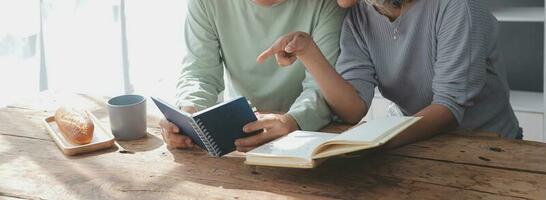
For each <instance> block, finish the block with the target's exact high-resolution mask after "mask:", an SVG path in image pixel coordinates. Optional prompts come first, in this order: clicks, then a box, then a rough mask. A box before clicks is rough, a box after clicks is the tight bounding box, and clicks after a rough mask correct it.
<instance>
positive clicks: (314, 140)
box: [247, 131, 338, 160]
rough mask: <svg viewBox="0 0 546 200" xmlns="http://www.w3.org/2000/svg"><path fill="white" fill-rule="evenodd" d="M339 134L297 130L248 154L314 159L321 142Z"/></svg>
mask: <svg viewBox="0 0 546 200" xmlns="http://www.w3.org/2000/svg"><path fill="white" fill-rule="evenodd" d="M336 136H338V134H332V133H321V132H308V131H295V132H292V133H290V134H288V135H287V136H285V137H283V138H280V139H278V140H275V141H273V142H269V143H267V144H264V145H262V146H260V147H258V148H256V149H254V150H252V151H250V152H248V153H247V155H256V156H271V157H287V158H303V159H307V160H311V159H312V154H313V151H314V150H315V148H316V147H318V146H319V145H320V144H322V143H324V142H326V141H328V140H330V139H332V138H334V137H336Z"/></svg>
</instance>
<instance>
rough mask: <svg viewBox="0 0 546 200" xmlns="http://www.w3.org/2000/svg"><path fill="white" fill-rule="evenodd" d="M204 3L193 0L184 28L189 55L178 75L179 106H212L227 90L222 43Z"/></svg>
mask: <svg viewBox="0 0 546 200" xmlns="http://www.w3.org/2000/svg"><path fill="white" fill-rule="evenodd" d="M212 21H213V20H212V19H210V18H209V17H208V15H207V11H206V6H205V5H204V1H201V0H189V1H188V14H187V18H186V23H185V27H184V40H185V42H186V55H185V57H184V60H183V61H182V70H181V71H180V74H179V76H178V84H177V87H176V88H177V97H178V101H177V106H195V107H196V108H197V109H198V110H202V109H204V108H207V107H210V106H212V105H214V104H215V103H216V101H217V100H218V94H219V93H220V92H221V91H223V90H224V80H223V73H224V71H223V70H224V69H223V67H222V60H221V56H220V43H219V40H218V36H217V34H216V33H217V32H216V30H215V28H214V26H213V23H212Z"/></svg>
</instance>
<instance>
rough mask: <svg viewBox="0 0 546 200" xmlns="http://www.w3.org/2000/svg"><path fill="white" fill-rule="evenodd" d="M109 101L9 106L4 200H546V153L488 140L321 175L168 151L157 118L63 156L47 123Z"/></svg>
mask: <svg viewBox="0 0 546 200" xmlns="http://www.w3.org/2000/svg"><path fill="white" fill-rule="evenodd" d="M104 100H105V98H103V97H94V96H90V95H58V94H56V93H44V94H41V96H40V97H38V98H36V97H35V98H29V99H28V100H26V101H21V102H19V103H18V104H15V105H12V106H10V107H9V108H0V199H3V198H16V199H17V198H18V199H21V198H22V199H94V198H100V199H180V198H190V199H203V198H206V199H226V198H227V199H322V198H324V199H330V198H334V199H363V198H364V199H378V198H381V199H544V197H546V173H545V167H546V166H545V165H546V155H545V153H546V146H545V145H544V144H541V143H532V142H518V141H510V140H501V139H498V138H496V137H491V136H486V134H473V135H472V136H467V135H465V134H446V135H442V136H439V137H435V138H432V139H430V140H427V141H423V142H419V143H416V144H412V145H407V146H405V147H403V148H400V149H396V150H394V151H390V152H385V153H377V154H372V155H367V156H361V155H362V154H355V155H350V156H344V157H340V158H335V159H331V160H328V161H327V162H325V163H324V164H322V165H321V166H319V167H318V168H317V169H313V170H299V169H283V168H272V167H253V166H247V165H244V164H243V158H241V157H240V154H233V155H231V156H230V157H224V158H220V159H216V158H210V157H208V156H207V155H206V153H205V152H203V151H201V150H172V151H169V150H167V149H166V148H165V145H164V143H163V141H162V139H161V136H160V132H159V129H158V127H157V121H158V119H159V118H158V116H156V115H155V114H154V113H155V112H156V111H152V113H151V115H150V117H149V119H148V122H149V123H148V125H149V129H148V132H149V135H148V137H146V138H143V139H141V140H137V141H131V142H118V143H117V144H116V147H115V148H112V149H108V150H104V151H100V152H96V153H92V154H87V155H82V156H75V157H66V156H64V155H63V154H62V153H61V152H60V151H59V150H58V149H57V147H56V145H55V143H53V142H52V140H51V139H50V138H49V136H48V135H47V132H46V131H45V129H44V128H43V127H41V125H40V120H41V119H42V118H43V117H45V116H47V115H50V114H51V113H52V112H53V111H54V109H56V107H57V106H58V105H63V104H67V102H72V103H78V104H79V105H80V106H83V107H86V108H88V109H90V110H91V111H92V112H93V113H94V114H95V115H97V117H99V118H100V120H101V122H103V123H105V124H107V123H108V118H107V117H108V116H107V112H106V110H105V108H104ZM156 114H157V113H156ZM346 128H347V126H333V127H329V129H326V131H329V132H340V131H342V130H344V129H346Z"/></svg>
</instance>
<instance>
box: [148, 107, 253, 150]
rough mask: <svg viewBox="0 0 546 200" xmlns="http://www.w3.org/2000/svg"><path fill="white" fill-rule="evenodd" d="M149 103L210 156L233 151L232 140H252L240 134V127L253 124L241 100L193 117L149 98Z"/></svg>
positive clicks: (251, 114)
mask: <svg viewBox="0 0 546 200" xmlns="http://www.w3.org/2000/svg"><path fill="white" fill-rule="evenodd" d="M152 100H153V101H154V103H155V104H156V105H157V107H158V108H159V110H160V111H161V112H162V113H163V115H164V116H165V118H166V119H167V120H168V121H170V122H171V123H173V124H175V125H176V126H177V127H178V128H179V129H180V130H181V132H183V133H184V134H185V135H187V136H188V137H190V138H191V140H192V141H193V142H194V143H195V144H197V145H198V146H200V147H201V148H203V149H205V150H207V151H208V152H209V154H210V155H211V156H215V157H220V156H223V155H225V154H228V153H230V152H232V151H234V150H235V145H234V141H235V140H236V139H238V138H242V137H245V136H252V134H248V133H243V131H242V129H243V126H244V125H246V124H248V123H250V122H253V121H256V116H255V115H254V112H253V111H252V109H251V108H250V106H249V105H248V102H247V101H246V99H245V98H244V97H240V98H237V99H234V100H231V101H227V102H224V103H220V104H218V105H216V106H213V107H211V108H208V109H205V110H202V111H199V112H196V113H193V114H190V113H186V112H184V111H181V110H179V109H177V108H175V107H174V106H171V105H169V104H168V103H166V102H164V101H162V100H161V99H158V98H154V97H152Z"/></svg>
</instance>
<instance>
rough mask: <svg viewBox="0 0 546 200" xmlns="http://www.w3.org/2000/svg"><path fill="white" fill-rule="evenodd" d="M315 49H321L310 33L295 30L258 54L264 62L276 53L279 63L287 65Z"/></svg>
mask: <svg viewBox="0 0 546 200" xmlns="http://www.w3.org/2000/svg"><path fill="white" fill-rule="evenodd" d="M313 50H319V49H318V47H317V45H316V44H315V42H314V41H313V38H311V36H310V35H309V34H307V33H304V32H293V33H289V34H286V35H284V36H282V37H281V38H280V39H278V40H277V41H276V42H275V43H273V45H272V46H271V47H270V48H269V49H267V50H265V51H264V52H263V53H262V54H260V55H259V56H258V59H257V61H258V63H260V64H262V63H263V62H265V60H267V58H269V57H271V56H273V55H275V58H276V59H277V63H278V64H279V65H280V66H284V67H285V66H289V65H291V64H292V63H294V62H295V61H296V60H297V59H298V58H301V56H304V55H305V54H307V53H308V52H310V51H313ZM319 51H320V50H319Z"/></svg>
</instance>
